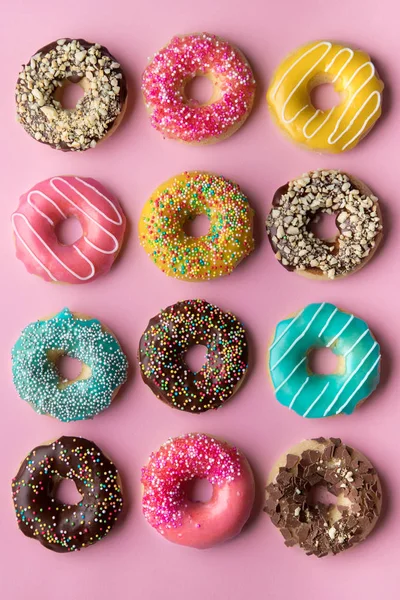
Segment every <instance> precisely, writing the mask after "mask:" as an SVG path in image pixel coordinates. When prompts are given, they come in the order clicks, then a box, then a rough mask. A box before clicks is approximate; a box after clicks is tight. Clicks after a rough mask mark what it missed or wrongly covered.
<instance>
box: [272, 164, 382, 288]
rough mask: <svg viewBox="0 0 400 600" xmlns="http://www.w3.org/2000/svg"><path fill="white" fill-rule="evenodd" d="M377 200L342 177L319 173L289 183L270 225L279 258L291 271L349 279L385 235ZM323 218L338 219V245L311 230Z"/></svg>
mask: <svg viewBox="0 0 400 600" xmlns="http://www.w3.org/2000/svg"><path fill="white" fill-rule="evenodd" d="M282 191H283V193H282ZM279 194H280V195H279ZM377 200H378V199H377V198H376V196H372V195H371V196H366V195H365V194H362V193H361V192H360V190H359V189H357V188H356V187H355V185H354V184H353V183H352V182H351V181H350V178H349V177H348V176H347V175H346V174H345V173H342V172H340V171H314V172H310V173H306V174H305V175H303V176H302V177H301V178H299V179H295V180H292V181H290V182H289V183H288V184H287V186H285V187H284V188H283V190H282V188H281V189H280V190H279V191H278V195H276V196H275V198H274V205H273V208H272V210H271V212H270V214H269V215H268V218H267V221H266V228H267V232H268V235H269V238H270V242H271V245H272V247H273V250H274V252H275V255H276V256H277V258H278V260H280V261H281V262H282V264H283V265H284V266H285V267H286V268H287V269H288V270H302V271H304V270H311V269H312V270H316V271H317V273H318V271H319V274H321V275H325V276H327V277H329V279H334V278H335V277H337V276H339V275H347V274H348V273H350V272H351V271H353V270H355V269H356V268H358V267H359V266H360V265H361V264H362V263H363V262H364V261H365V260H366V258H367V257H368V255H369V254H370V253H371V251H372V250H373V248H374V247H375V244H376V238H377V236H378V234H379V232H380V231H381V230H382V222H381V220H380V218H379V215H378V212H377ZM320 212H325V213H327V214H335V215H336V225H337V227H338V229H339V234H338V235H337V237H336V238H335V240H333V241H329V240H322V239H319V238H317V237H316V236H315V235H314V234H313V233H312V232H311V231H309V229H308V227H309V225H310V223H312V222H313V221H315V220H316V218H317V217H318V213H320ZM279 256H280V257H281V258H279Z"/></svg>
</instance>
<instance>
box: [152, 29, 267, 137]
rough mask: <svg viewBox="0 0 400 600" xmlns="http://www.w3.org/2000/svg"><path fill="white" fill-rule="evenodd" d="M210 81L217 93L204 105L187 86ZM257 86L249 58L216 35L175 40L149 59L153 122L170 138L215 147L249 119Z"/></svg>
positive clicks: (187, 36)
mask: <svg viewBox="0 0 400 600" xmlns="http://www.w3.org/2000/svg"><path fill="white" fill-rule="evenodd" d="M199 75H200V76H204V77H208V79H209V80H210V81H211V83H212V86H213V94H212V97H211V98H210V100H209V101H208V102H206V103H205V104H200V103H199V102H198V101H196V100H192V99H190V98H188V97H187V95H186V91H185V87H186V85H187V83H188V82H189V81H191V80H192V79H194V78H195V77H197V76H199ZM255 90H256V82H255V80H254V75H253V72H252V70H251V67H250V65H249V63H248V62H247V59H246V58H245V56H244V55H243V53H242V52H241V51H240V50H239V49H238V48H235V47H234V46H232V45H231V44H228V42H226V41H225V40H222V39H221V38H220V37H217V36H216V35H210V34H209V33H195V34H192V35H182V36H175V37H174V38H172V40H171V41H170V43H169V44H168V45H167V46H165V47H164V48H162V49H161V50H160V51H159V52H158V53H157V54H156V55H155V56H154V57H153V59H152V60H151V61H150V63H149V65H148V66H147V68H146V69H145V71H144V73H143V78H142V92H143V97H144V102H145V104H146V108H147V110H148V112H149V114H150V121H151V124H152V125H153V127H154V128H155V129H157V131H159V132H160V133H161V134H162V135H163V136H164V137H165V138H170V139H174V140H180V141H182V142H188V143H190V144H210V143H215V142H219V141H221V140H223V139H226V138H228V137H230V136H231V135H232V134H233V133H234V132H235V131H237V130H238V129H239V127H241V126H242V125H243V123H244V122H245V120H246V119H247V117H248V116H249V114H250V112H251V109H252V106H253V100H254V94H255Z"/></svg>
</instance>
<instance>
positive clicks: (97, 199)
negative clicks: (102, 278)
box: [12, 176, 126, 283]
mask: <svg viewBox="0 0 400 600" xmlns="http://www.w3.org/2000/svg"><path fill="white" fill-rule="evenodd" d="M69 217H76V218H77V219H78V220H79V222H80V224H81V227H82V230H83V233H82V236H81V237H80V238H79V239H78V240H77V241H76V242H75V243H73V244H71V245H64V244H61V243H60V242H59V241H58V239H57V235H56V226H57V225H58V224H59V223H60V222H61V221H62V220H63V219H68V218H69ZM12 225H13V230H14V236H15V244H16V249H17V258H19V259H20V260H22V262H23V263H24V265H25V267H26V269H27V270H28V271H29V273H33V274H34V275H39V277H42V278H43V279H44V280H45V281H53V282H62V283H86V282H87V281H93V280H94V279H96V278H97V277H99V275H102V274H103V273H107V271H109V270H110V269H111V266H112V264H113V262H114V260H115V259H116V257H117V255H118V253H119V251H120V248H121V244H122V240H123V237H124V232H125V225H126V221H125V215H124V213H123V212H122V209H121V206H120V204H119V202H118V200H116V199H115V198H113V197H112V196H111V195H110V193H109V192H108V191H107V190H106V189H105V188H104V187H103V186H102V185H101V184H100V183H98V182H97V181H95V180H94V179H90V178H86V177H72V176H63V177H52V178H51V179H47V180H46V181H42V182H41V183H38V184H37V185H35V186H34V187H33V188H32V189H31V190H29V192H27V193H26V194H24V195H23V196H21V199H20V203H19V207H18V210H17V211H16V212H15V213H14V214H13V215H12Z"/></svg>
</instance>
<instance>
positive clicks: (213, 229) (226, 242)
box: [139, 171, 254, 281]
mask: <svg viewBox="0 0 400 600" xmlns="http://www.w3.org/2000/svg"><path fill="white" fill-rule="evenodd" d="M200 214H205V215H206V216H207V217H208V219H209V221H210V229H209V232H208V233H207V234H206V235H203V236H200V237H193V236H190V235H187V234H186V233H185V231H184V229H183V226H184V225H185V223H186V222H187V221H191V220H193V219H195V218H196V217H197V216H198V215H200ZM253 215H254V211H253V209H252V208H251V207H250V205H249V202H248V200H247V198H246V196H244V194H242V192H241V190H240V188H239V186H238V185H237V184H236V183H233V182H232V181H229V180H227V179H225V178H224V177H220V176H219V175H212V174H211V173H201V172H199V171H191V172H185V173H182V174H180V175H177V176H176V177H172V178H171V179H169V180H168V181H166V182H165V183H163V184H162V185H160V186H159V187H158V188H157V189H156V190H155V191H154V192H153V194H152V195H151V196H150V198H149V200H148V201H147V202H146V204H145V205H144V207H143V210H142V214H141V216H140V221H139V239H140V243H141V245H142V246H143V248H144V249H145V251H146V252H147V254H148V255H149V256H150V257H151V259H152V261H153V262H154V263H155V264H156V265H157V267H158V268H159V269H161V271H163V273H166V274H167V275H169V276H170V277H176V278H177V279H184V280H186V281H204V280H208V279H214V278H216V277H221V276H222V275H228V274H229V273H231V272H232V271H233V269H234V268H235V267H236V266H237V265H238V264H239V263H240V261H241V260H243V258H245V257H246V256H248V255H249V254H250V253H251V252H252V250H253V249H254V240H253V233H252V230H253Z"/></svg>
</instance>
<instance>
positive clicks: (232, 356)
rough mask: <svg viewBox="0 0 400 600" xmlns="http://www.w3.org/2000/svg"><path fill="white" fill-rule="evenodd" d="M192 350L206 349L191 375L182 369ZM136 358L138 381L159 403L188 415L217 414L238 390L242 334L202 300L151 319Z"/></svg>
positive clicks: (244, 360) (243, 361) (244, 356)
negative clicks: (211, 411) (195, 347)
mask: <svg viewBox="0 0 400 600" xmlns="http://www.w3.org/2000/svg"><path fill="white" fill-rule="evenodd" d="M195 344H203V345H205V346H206V347H207V358H206V363H205V365H204V366H203V367H202V368H201V369H200V371H198V372H197V373H194V372H193V371H191V370H190V369H189V367H188V366H187V364H186V363H185V353H186V351H187V350H188V349H189V348H190V347H191V346H193V345H195ZM138 358H139V363H140V372H141V375H142V379H143V381H144V382H145V383H146V384H147V385H148V386H149V387H150V389H151V390H152V391H153V393H154V394H155V395H156V396H157V397H158V398H160V399H161V400H162V401H163V402H165V403H167V404H169V405H170V406H172V407H174V408H178V409H180V410H185V411H187V412H192V413H199V412H204V411H207V410H209V409H216V408H219V407H220V406H221V404H223V403H224V402H226V401H227V400H229V398H231V397H232V396H233V394H234V393H235V391H236V390H237V389H238V387H239V385H240V383H241V382H242V380H243V378H244V376H245V374H246V371H247V367H248V347H247V340H246V332H245V330H244V328H243V326H242V325H241V323H240V322H239V321H238V320H237V318H236V317H235V316H234V315H232V314H231V313H224V312H223V311H221V310H220V309H219V308H218V307H216V306H214V305H212V304H209V303H208V302H206V301H205V300H187V301H184V302H178V303H176V304H174V305H172V306H169V307H168V308H166V309H165V310H163V311H162V312H161V313H159V314H158V315H156V316H155V317H153V318H152V319H151V320H150V321H149V324H148V326H147V328H146V330H145V332H144V333H143V335H142V337H141V339H140V343H139V352H138Z"/></svg>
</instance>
